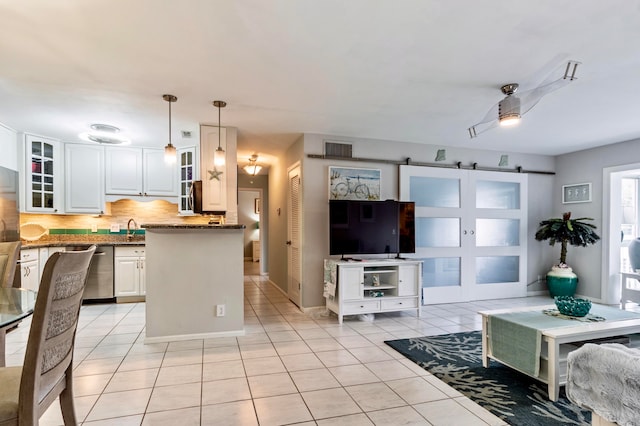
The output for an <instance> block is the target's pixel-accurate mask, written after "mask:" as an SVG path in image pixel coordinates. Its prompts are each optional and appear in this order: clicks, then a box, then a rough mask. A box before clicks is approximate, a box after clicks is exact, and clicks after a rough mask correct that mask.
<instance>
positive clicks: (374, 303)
mask: <svg viewBox="0 0 640 426" xmlns="http://www.w3.org/2000/svg"><path fill="white" fill-rule="evenodd" d="M325 283H329V284H328V286H327V284H325V288H328V289H329V291H325V298H326V303H327V309H329V310H330V311H333V312H335V313H336V314H337V315H338V322H339V323H340V324H342V318H343V317H344V316H345V315H357V314H370V313H381V312H395V311H406V310H416V311H417V314H418V316H420V288H421V287H422V261H420V260H411V259H410V260H400V259H388V260H387V259H372V260H362V261H346V260H325ZM332 285H335V287H332ZM334 289H335V290H334ZM332 290H334V291H332ZM331 293H333V294H331Z"/></svg>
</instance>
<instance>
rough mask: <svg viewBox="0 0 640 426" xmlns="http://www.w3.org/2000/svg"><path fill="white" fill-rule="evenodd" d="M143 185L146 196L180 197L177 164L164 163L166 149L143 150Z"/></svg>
mask: <svg viewBox="0 0 640 426" xmlns="http://www.w3.org/2000/svg"><path fill="white" fill-rule="evenodd" d="M142 171H143V178H142V184H143V189H144V195H155V196H165V197H175V196H177V195H178V179H177V176H178V174H177V172H176V164H175V163H173V164H167V162H165V161H164V149H150V148H144V149H143V150H142Z"/></svg>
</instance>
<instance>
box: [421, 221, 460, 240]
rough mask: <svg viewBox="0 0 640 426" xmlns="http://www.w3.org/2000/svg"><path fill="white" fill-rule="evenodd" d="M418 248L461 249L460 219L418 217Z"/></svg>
mask: <svg viewBox="0 0 640 426" xmlns="http://www.w3.org/2000/svg"><path fill="white" fill-rule="evenodd" d="M416 247H460V218H457V217H417V218H416Z"/></svg>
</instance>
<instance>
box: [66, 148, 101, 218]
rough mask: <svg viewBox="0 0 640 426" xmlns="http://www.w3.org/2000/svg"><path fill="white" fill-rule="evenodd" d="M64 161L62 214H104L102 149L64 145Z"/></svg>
mask: <svg viewBox="0 0 640 426" xmlns="http://www.w3.org/2000/svg"><path fill="white" fill-rule="evenodd" d="M64 160H65V163H64V166H65V167H64V170H65V173H64V182H65V191H64V193H65V207H64V210H65V212H66V213H94V214H103V213H104V206H105V191H104V147H102V146H95V145H81V144H70V143H67V144H65V146H64Z"/></svg>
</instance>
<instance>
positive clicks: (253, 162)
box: [243, 154, 262, 176]
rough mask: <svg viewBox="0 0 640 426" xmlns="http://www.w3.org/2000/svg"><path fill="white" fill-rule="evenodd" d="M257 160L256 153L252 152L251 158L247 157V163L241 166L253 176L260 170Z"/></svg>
mask: <svg viewBox="0 0 640 426" xmlns="http://www.w3.org/2000/svg"><path fill="white" fill-rule="evenodd" d="M257 161H258V156H257V155H256V154H253V155H252V156H251V158H249V164H247V165H246V166H244V167H243V169H244V171H245V172H247V174H249V175H251V176H255V175H257V174H258V173H260V170H262V166H258V164H257Z"/></svg>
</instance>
